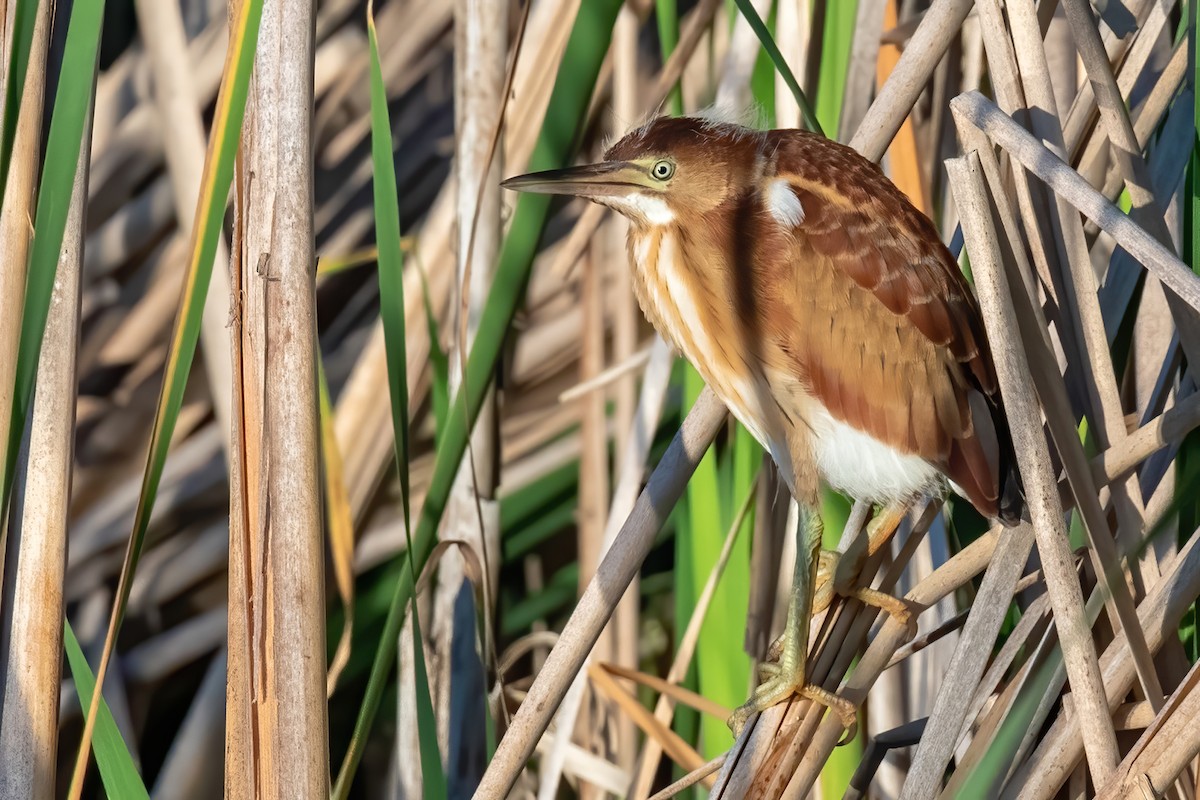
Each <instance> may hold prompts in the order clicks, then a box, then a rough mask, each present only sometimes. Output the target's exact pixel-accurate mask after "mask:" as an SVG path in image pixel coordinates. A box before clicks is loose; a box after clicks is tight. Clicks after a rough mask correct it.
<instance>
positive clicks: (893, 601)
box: [851, 589, 919, 641]
mask: <svg viewBox="0 0 1200 800" xmlns="http://www.w3.org/2000/svg"><path fill="white" fill-rule="evenodd" d="M851 596H852V597H854V598H856V599H858V600H861V601H862V602H863V603H865V604H866V605H869V606H872V607H874V608H878V609H881V610H883V611H886V612H887V613H888V614H890V615H891V616H892V618H893V619H895V620H896V621H897V622H899V623H900V624H901V625H903V626H904V627H905V629H906V630H907V632H908V633H907V638H906V641H912V640H913V639H915V638H916V636H917V615H918V613H919V612H918V609H917V608H916V607H915V606H914V605H913V604H912V603H910V602H909V601H907V600H904V599H902V598H899V597H893V596H892V595H890V594H885V593H884V592H880V591H878V590H876V589H856V590H855V591H854V592H853V593H852V594H851Z"/></svg>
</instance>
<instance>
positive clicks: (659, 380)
mask: <svg viewBox="0 0 1200 800" xmlns="http://www.w3.org/2000/svg"><path fill="white" fill-rule="evenodd" d="M674 362H675V353H674V351H673V350H672V349H671V346H670V345H668V344H667V343H666V342H665V341H664V340H663V339H662V338H661V337H655V340H654V345H653V347H652V349H651V353H650V363H649V365H647V367H646V373H645V379H644V380H643V382H642V391H641V395H640V397H639V399H638V407H637V410H636V412H635V414H634V423H633V428H632V429H630V431H629V432H628V445H627V446H626V449H625V454H624V456H623V457H622V460H621V463H620V464H618V466H617V485H616V487H614V490H613V496H612V501H611V504H610V505H609V509H608V515H607V519H606V521H605V525H606V527H605V531H604V542H603V543H602V547H603V550H604V553H605V556H604V557H606V556H607V553H608V551H609V550H611V548H612V547H613V546H614V543H615V540H616V537H617V536H618V535H619V534H620V532H621V531H622V530H624V524H625V522H627V521H628V518H629V516H630V515H631V513H632V512H633V510H634V508H635V506H636V503H637V500H638V497H639V495H638V493H639V490H640V488H641V485H642V475H643V472H644V470H645V464H646V459H647V458H648V457H649V454H650V447H651V445H652V444H653V441H654V430H655V428H657V427H658V422H659V419H660V417H661V416H662V411H663V406H664V404H665V402H666V394H667V388H668V385H669V384H670V380H671V365H672V364H673V363H674ZM714 435H715V433H714ZM694 468H695V467H694V466H693V469H694ZM636 575H637V572H636V570H635V571H634V573H633V575H632V576H631V577H630V583H631V584H632V582H633V580H634V578H635V577H636ZM586 591H587V590H586V589H585V593H586ZM628 591H629V589H628V587H624V589H623V592H624V593H628ZM618 606H619V603H618ZM585 681H586V676H585V674H584V672H583V671H582V670H581V671H580V672H579V673H577V674H576V675H575V676H574V677H573V678H571V687H570V689H569V690H568V692H567V694H566V697H565V699H564V700H563V702H562V705H561V706H560V707H559V708H558V709H557V711H556V712H555V722H556V724H557V726H558V728H559V730H572V729H573V728H574V726H575V719H576V715H577V714H578V713H579V704H580V702H581V701H582V698H583V689H584V685H585ZM567 738H569V737H567ZM563 746H564V745H559V744H557V743H556V745H555V746H552V747H551V748H550V750H549V752H548V754H547V757H546V758H545V759H544V760H543V762H542V769H541V773H542V776H541V786H542V787H543V788H542V790H543V791H547V792H548V791H550V789H549V788H547V787H555V786H557V784H558V781H559V775H560V773H561V769H562V764H563V759H564V753H563V752H562V747H563Z"/></svg>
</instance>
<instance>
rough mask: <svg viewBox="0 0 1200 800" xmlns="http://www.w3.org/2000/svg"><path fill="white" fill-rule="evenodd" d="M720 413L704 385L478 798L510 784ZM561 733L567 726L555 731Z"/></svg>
mask: <svg viewBox="0 0 1200 800" xmlns="http://www.w3.org/2000/svg"><path fill="white" fill-rule="evenodd" d="M725 417H726V409H725V407H724V406H723V405H722V404H721V402H720V401H719V400H717V398H716V395H714V394H713V393H712V391H711V390H709V389H705V390H704V392H703V393H702V394H701V395H700V398H699V399H698V400H697V401H696V404H695V405H694V406H693V407H692V410H691V412H690V413H689V414H688V416H687V419H685V420H684V422H683V426H682V427H681V428H680V429H679V432H678V433H677V434H676V435H675V438H674V439H673V440H672V441H671V445H670V447H668V448H667V452H666V453H665V454H664V455H663V458H662V460H661V461H660V462H659V463H658V466H657V467H655V469H654V472H653V473H652V474H651V475H650V480H649V482H647V484H646V488H645V489H643V490H642V493H641V495H640V496H639V497H638V500H637V503H636V504H635V505H634V508H633V510H632V511H631V512H630V514H629V518H628V519H627V520H626V521H625V524H624V525H623V526H622V528H621V532H620V533H619V534H618V535H617V538H616V539H615V540H614V541H613V543H612V547H611V549H610V550H609V551H608V555H607V556H605V558H604V560H603V561H602V562H601V563H600V566H599V568H598V569H597V570H596V577H595V578H594V579H593V580H592V582H591V583H589V584H588V587H587V589H586V590H584V592H583V595H582V597H580V599H579V603H578V605H577V606H576V607H575V611H574V613H572V614H571V618H570V619H569V620H568V621H567V624H566V626H565V627H564V628H563V631H562V633H561V634H560V636H559V641H558V644H557V645H556V646H555V648H554V649H553V650H552V651H550V656H549V658H547V659H546V663H545V665H544V666H543V667H542V671H541V672H540V673H539V674H538V677H537V680H535V681H534V684H533V686H532V687H530V690H529V693H528V695H527V696H526V697H525V701H524V702H523V703H521V707H520V708H519V709H518V710H517V714H516V716H515V717H513V722H512V726H511V727H510V728H509V729H508V732H507V733H506V734H505V736H504V738H503V739H502V740H501V741H500V746H499V747H498V748H497V749H496V754H495V756H494V757H493V759H492V762H491V763H490V764H489V765H488V769H487V772H486V773H484V776H483V780H482V781H481V782H480V784H479V787H478V788H477V789H476V790H475V797H476V798H480V800H483V798H491V797H503V796H505V795H507V793H508V792H509V791H510V790H511V789H512V785H513V783H514V782H515V781H516V779H517V775H518V773H519V772H520V770H521V769H522V768H523V767H524V765H525V762H526V760H528V758H529V756H530V755H532V753H533V750H534V748H535V747H536V745H537V740H538V738H539V737H540V736H541V732H542V731H544V730H545V729H546V726H547V725H548V724H549V722H550V718H551V717H552V716H553V714H554V712H555V710H556V709H557V708H558V705H559V703H561V702H562V700H563V696H564V695H565V694H566V692H567V688H568V686H569V685H570V684H571V682H572V681H573V679H574V677H575V675H576V674H578V672H579V670H580V668H581V667H582V666H583V663H584V661H585V660H586V659H587V654H588V652H589V651H590V650H591V648H592V645H593V644H594V643H595V641H596V639H598V638H599V636H600V632H601V631H602V630H603V628H604V625H605V623H606V622H607V621H608V619H609V618H610V617H611V616H612V613H613V611H614V610H615V609H616V607H617V603H618V602H620V599H621V595H622V594H623V593H624V591H625V587H626V586H628V585H629V582H630V581H631V580H632V579H633V576H634V575H635V574H636V573H637V571H638V568H639V567H640V566H641V563H642V561H643V560H644V559H645V557H646V553H648V552H649V550H650V546H651V545H652V544H653V542H654V536H655V534H656V533H657V532H658V529H659V528H660V527H661V526H662V524H663V523H664V522H665V521H666V518H667V516H668V515H669V514H670V513H671V509H672V508H673V507H674V505H675V503H676V502H677V501H678V500H679V497H680V496H681V495H682V494H683V490H684V488H685V487H686V486H687V481H688V479H689V478H690V477H691V475H692V473H693V472H694V471H695V469H696V465H697V464H699V463H700V458H701V456H703V455H704V452H705V451H706V450H707V449H708V446H709V444H711V443H712V440H713V439H714V438H715V437H716V435H717V431H718V430H720V427H721V425H722V424H723V423H724V421H725ZM560 735H565V734H564V733H562V732H561V731H560Z"/></svg>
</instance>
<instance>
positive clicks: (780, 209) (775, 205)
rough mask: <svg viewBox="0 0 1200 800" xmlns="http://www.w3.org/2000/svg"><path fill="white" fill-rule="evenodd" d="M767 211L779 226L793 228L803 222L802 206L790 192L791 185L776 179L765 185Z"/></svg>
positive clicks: (793, 193) (781, 179)
mask: <svg viewBox="0 0 1200 800" xmlns="http://www.w3.org/2000/svg"><path fill="white" fill-rule="evenodd" d="M766 204H767V211H769V212H770V214H771V216H772V217H774V218H775V220H776V221H777V222H778V223H779V224H780V225H786V226H788V227H789V228H794V227H796V226H797V225H799V224H800V223H801V222H804V206H802V205H800V198H798V197H796V193H795V192H794V191H792V187H791V184H789V183H788V182H787V181H786V180H784V179H783V178H776V179H775V180H773V181H771V182H770V183H768V184H767V203H766Z"/></svg>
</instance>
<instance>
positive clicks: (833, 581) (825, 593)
mask: <svg viewBox="0 0 1200 800" xmlns="http://www.w3.org/2000/svg"><path fill="white" fill-rule="evenodd" d="M907 512H908V506H907V504H906V503H889V504H888V505H886V506H884V507H883V508H882V509H881V510H880V511H879V513H878V514H876V515H875V516H874V517H872V518H871V521H870V522H869V523H867V535H866V537H865V538H864V537H861V536H859V537H856V538H855V539H854V541H852V542H851V543H850V546H849V547H848V548H847V549H846V552H845V553H837V552H831V551H822V552H821V554H820V564H819V567H818V571H817V590H816V596H815V597H814V598H813V613H814V614H818V613H820V612H821V611H824V610H825V609H826V608H828V607H829V604H830V603H831V602H832V601H833V596H834V595H835V594H837V595H841V596H842V597H853V598H855V599H857V600H860V601H861V602H863V603H864V604H866V605H869V606H874V607H875V608H879V609H882V610H883V611H886V612H887V613H889V614H891V615H892V616H893V617H895V618H896V620H897V621H898V622H901V623H903V625H904V626H905V627H906V628H907V629H908V631H909V638H910V639H911V638H912V637H914V636H915V635H916V633H917V630H916V628H917V619H916V615H915V614H913V609H912V607H911V606H910V605H909V604H908V603H906V602H905V601H904V600H902V599H900V598H899V597H893V596H892V595H890V594H885V593H884V592H880V591H878V590H876V589H872V588H870V587H859V586H856V584H857V582H858V577H859V574H860V573H861V572H862V567H863V564H864V563H865V562H866V560H867V558H868V557H869V556H873V555H875V553H877V552H879V550H880V548H882V547H883V546H884V545H886V544H887V543H888V542H889V541H890V540H891V538H892V536H893V535H894V534H895V533H896V529H897V528H899V527H900V523H901V522H902V521H903V520H904V516H905V514H906V513H907Z"/></svg>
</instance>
